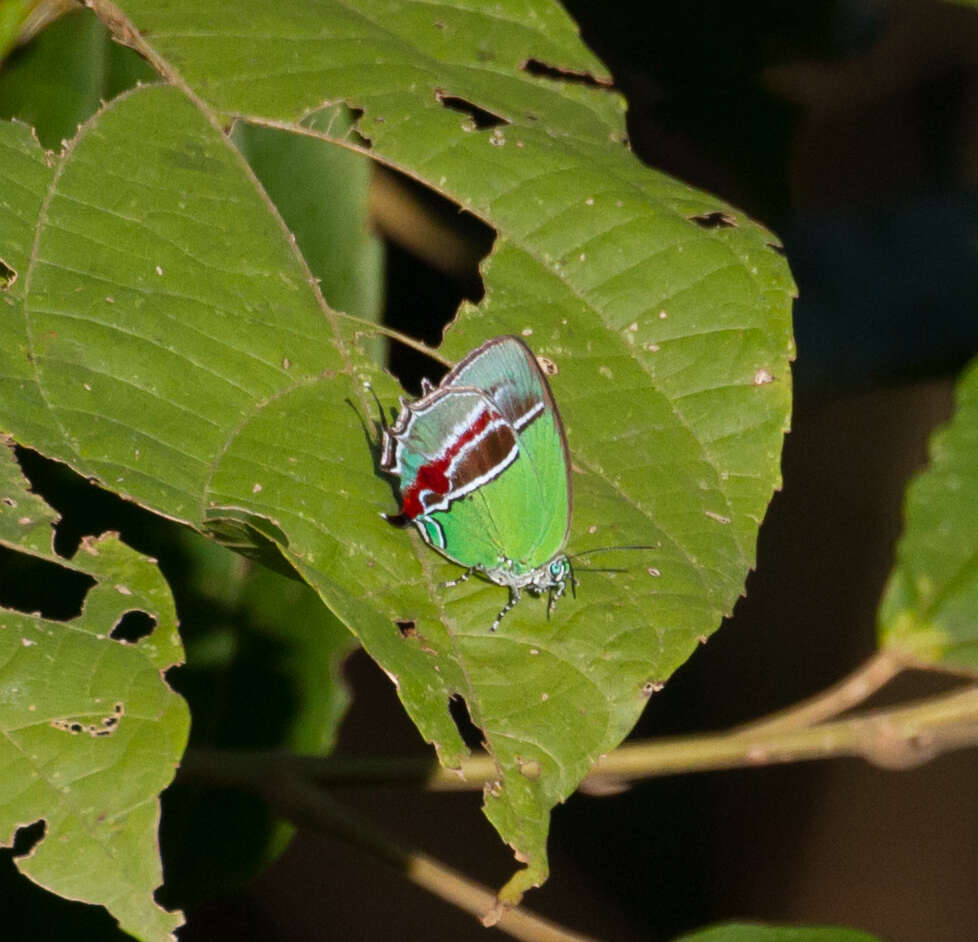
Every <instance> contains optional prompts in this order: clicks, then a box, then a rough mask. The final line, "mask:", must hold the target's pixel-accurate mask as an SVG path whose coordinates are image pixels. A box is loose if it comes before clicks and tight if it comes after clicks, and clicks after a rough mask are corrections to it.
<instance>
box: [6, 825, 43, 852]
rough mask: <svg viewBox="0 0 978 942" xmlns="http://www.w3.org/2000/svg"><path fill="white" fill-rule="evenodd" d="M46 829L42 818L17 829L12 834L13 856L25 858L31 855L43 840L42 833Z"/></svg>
mask: <svg viewBox="0 0 978 942" xmlns="http://www.w3.org/2000/svg"><path fill="white" fill-rule="evenodd" d="M47 829H48V825H47V822H46V821H45V820H44V818H41V820H40V821H35V822H34V823H33V824H25V825H24V826H23V827H19V828H17V832H16V833H15V834H14V846H13V847H12V848H11V849H12V850H13V855H14V856H15V857H25V856H26V855H27V854H29V853H31V851H33V850H34V848H35V847H37V845H38V844H40V843H41V841H42V840H43V839H44V833H45V831H47Z"/></svg>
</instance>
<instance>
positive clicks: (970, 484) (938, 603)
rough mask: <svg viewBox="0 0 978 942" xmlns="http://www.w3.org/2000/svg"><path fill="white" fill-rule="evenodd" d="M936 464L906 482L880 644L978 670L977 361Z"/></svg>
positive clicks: (937, 447)
mask: <svg viewBox="0 0 978 942" xmlns="http://www.w3.org/2000/svg"><path fill="white" fill-rule="evenodd" d="M955 400H956V408H955V412H954V416H953V418H952V419H951V421H950V422H949V423H948V424H947V425H946V426H945V427H944V428H942V429H940V430H939V431H938V432H937V433H936V434H935V435H934V437H933V438H932V440H931V444H930V466H929V467H928V468H927V470H926V471H924V472H923V473H922V474H921V475H920V476H919V477H918V478H917V479H916V480H915V481H914V482H913V483H912V484H911V485H910V487H909V488H908V489H907V496H906V507H905V517H906V522H905V524H904V531H903V535H902V537H901V538H900V542H899V544H898V546H897V561H896V566H895V567H894V569H893V572H892V574H891V575H890V580H889V582H888V584H887V587H886V591H885V593H884V595H883V602H882V604H881V606H880V612H879V626H880V628H879V630H880V644H881V645H882V646H883V647H884V648H886V649H888V650H890V651H893V652H894V653H895V654H897V655H899V656H900V657H901V658H902V659H905V660H906V661H908V662H909V663H911V664H916V665H920V666H936V667H945V668H949V669H951V670H963V671H969V672H972V673H974V672H976V671H978V501H976V500H975V494H976V493H978V361H973V362H972V363H971V365H970V366H969V367H968V369H967V370H966V371H965V373H964V375H963V376H962V377H961V379H960V380H959V381H958V385H957V390H956V394H955Z"/></svg>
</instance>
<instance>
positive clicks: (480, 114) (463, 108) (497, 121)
mask: <svg viewBox="0 0 978 942" xmlns="http://www.w3.org/2000/svg"><path fill="white" fill-rule="evenodd" d="M435 98H437V99H438V101H440V102H441V103H442V104H443V105H444V106H445V107H446V108H448V109H450V110H451V111H457V112H459V113H460V114H464V115H468V116H469V117H470V118H471V119H472V123H473V125H475V129H476V130H477V131H485V130H487V129H489V128H497V127H499V126H500V125H507V124H509V122H508V121H507V120H506V119H505V118H501V117H500V116H499V115H498V114H493V113H492V112H491V111H486V109H485V108H480V107H479V106H478V105H474V104H473V103H472V102H471V101H466V100H465V99H464V98H457V97H456V96H455V95H446V94H445V93H444V92H442V91H441V90H440V89H437V88H436V89H435Z"/></svg>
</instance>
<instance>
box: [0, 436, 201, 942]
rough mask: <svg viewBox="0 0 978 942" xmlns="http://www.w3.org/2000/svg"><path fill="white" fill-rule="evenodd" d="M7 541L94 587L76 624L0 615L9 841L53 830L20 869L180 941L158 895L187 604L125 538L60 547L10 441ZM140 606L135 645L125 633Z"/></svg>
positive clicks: (179, 742)
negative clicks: (31, 830) (180, 622)
mask: <svg viewBox="0 0 978 942" xmlns="http://www.w3.org/2000/svg"><path fill="white" fill-rule="evenodd" d="M0 492H2V493H0V544H2V545H3V546H5V547H7V548H8V549H11V550H14V551H17V552H20V553H25V554H28V555H30V556H32V557H34V558H35V559H36V560H39V561H41V560H43V561H47V562H50V563H56V564H57V565H58V566H60V567H63V568H66V569H70V570H73V571H74V572H75V573H78V574H80V575H82V576H83V577H85V578H86V579H89V580H90V581H91V583H92V586H91V588H90V589H89V591H88V592H87V594H86V596H85V600H84V606H83V608H82V611H81V613H80V614H79V615H78V616H77V617H75V618H72V619H70V620H68V621H55V620H52V619H48V618H43V617H41V616H40V615H36V614H35V615H28V614H24V613H21V612H15V611H10V610H3V611H2V612H0V733H2V736H0V770H2V774H0V840H2V841H3V842H5V843H8V842H10V841H12V839H13V836H14V833H15V831H16V830H17V828H19V827H22V826H24V825H28V824H31V823H33V822H34V821H37V820H43V821H44V822H45V832H44V836H43V838H42V839H41V841H40V843H39V844H38V845H37V846H36V847H35V848H34V850H33V851H32V853H31V854H30V855H29V856H27V857H23V858H20V859H19V860H18V865H19V867H20V869H21V871H22V872H23V873H25V874H27V875H28V876H30V877H31V879H33V880H34V881H35V882H37V883H39V884H40V885H41V886H44V887H46V888H48V889H50V890H52V891H53V892H55V893H58V894H60V895H61V896H66V897H68V898H70V899H78V900H84V901H86V902H92V903H100V904H102V905H103V906H105V907H106V908H107V909H108V910H109V911H110V912H111V913H112V915H113V916H115V918H116V919H118V920H119V924H120V925H121V927H122V928H123V929H125V930H126V931H127V932H131V933H133V934H134V935H136V936H137V937H139V938H143V939H154V940H155V939H171V938H173V935H172V931H173V929H175V928H176V927H177V926H179V925H180V923H181V918H180V915H179V913H170V912H166V911H165V910H163V909H161V908H160V907H159V906H158V905H157V904H156V903H155V902H154V900H153V896H152V894H153V891H154V889H155V888H156V887H157V886H159V884H160V883H161V882H162V879H163V876H162V872H161V867H160V861H159V852H158V846H157V835H156V832H157V826H158V824H159V793H160V792H161V791H162V790H163V789H164V788H165V787H166V786H167V785H168V784H169V783H170V781H171V779H172V778H173V774H174V771H175V769H176V766H177V763H178V761H179V758H180V756H181V754H182V753H183V748H184V745H185V744H186V740H187V733H188V726H189V715H188V712H187V709H186V704H185V703H184V701H183V700H182V699H181V698H180V697H178V696H177V695H176V694H175V693H174V692H173V691H172V690H171V689H170V688H169V686H167V684H166V681H165V680H164V679H163V672H164V671H166V670H167V669H168V668H170V667H172V666H173V665H175V664H179V663H180V662H181V661H182V660H183V650H182V648H181V645H180V637H179V635H178V633H177V625H176V612H175V611H174V608H173V601H172V598H171V596H170V593H169V590H168V588H167V586H166V583H165V582H164V580H163V577H162V576H161V575H160V573H159V570H158V569H157V568H156V565H155V563H154V562H153V561H152V560H149V559H146V558H145V557H142V556H140V555H138V554H137V553H135V552H133V551H132V550H130V549H129V548H128V547H126V546H125V545H123V544H122V543H120V542H119V541H118V540H117V539H116V538H115V537H114V536H111V535H110V536H105V537H102V538H101V539H98V540H95V539H86V540H84V541H83V542H82V545H81V547H80V549H79V550H78V552H77V553H76V554H75V556H74V558H73V559H71V560H65V559H63V558H61V557H60V556H58V555H57V554H56V553H55V552H54V551H53V549H52V545H51V544H52V539H53V535H54V534H53V529H52V527H53V524H54V523H55V521H56V518H55V516H54V514H52V512H51V511H50V509H49V508H48V507H47V505H45V504H44V502H43V501H42V500H41V499H40V498H39V497H37V496H36V495H34V494H32V493H31V492H30V491H28V489H27V486H26V482H25V481H24V479H23V477H22V476H21V474H20V469H19V467H18V465H17V463H16V461H15V460H14V457H13V453H12V452H11V449H10V448H9V447H4V448H2V449H0ZM135 613H139V614H140V616H141V617H142V618H148V619H151V620H152V622H153V623H154V627H153V630H152V632H151V633H150V634H148V635H147V636H145V637H142V638H140V639H139V640H138V641H137V642H135V643H126V642H125V641H123V640H119V639H118V638H117V637H115V636H114V633H115V632H116V631H117V630H119V629H120V627H121V625H122V624H123V619H124V618H126V617H127V616H129V617H130V618H131V617H132V616H133V615H134V614H135Z"/></svg>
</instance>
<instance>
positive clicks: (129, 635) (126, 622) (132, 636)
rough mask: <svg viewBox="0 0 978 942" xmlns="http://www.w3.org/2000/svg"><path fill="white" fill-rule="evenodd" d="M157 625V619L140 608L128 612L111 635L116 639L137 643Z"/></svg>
mask: <svg viewBox="0 0 978 942" xmlns="http://www.w3.org/2000/svg"><path fill="white" fill-rule="evenodd" d="M155 627H156V619H155V618H153V617H152V615H149V614H147V613H146V612H144V611H141V610H139V609H133V610H132V611H131V612H126V613H125V614H124V615H123V616H122V618H120V619H119V620H118V621H117V622H116V623H115V627H114V628H113V629H112V631H110V632H109V637H110V638H114V639H115V640H116V641H126V642H128V643H129V644H135V643H136V642H137V641H139V640H141V639H142V638H145V637H146V636H147V635H149V634H151V633H152V631H153V629H154V628H155Z"/></svg>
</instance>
